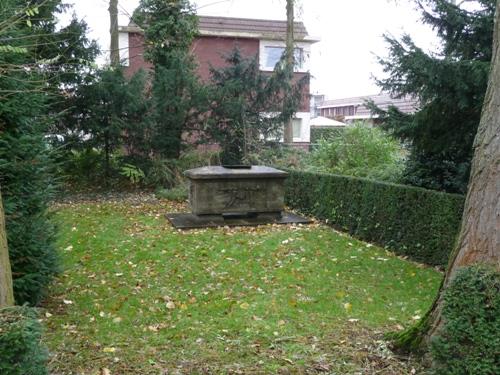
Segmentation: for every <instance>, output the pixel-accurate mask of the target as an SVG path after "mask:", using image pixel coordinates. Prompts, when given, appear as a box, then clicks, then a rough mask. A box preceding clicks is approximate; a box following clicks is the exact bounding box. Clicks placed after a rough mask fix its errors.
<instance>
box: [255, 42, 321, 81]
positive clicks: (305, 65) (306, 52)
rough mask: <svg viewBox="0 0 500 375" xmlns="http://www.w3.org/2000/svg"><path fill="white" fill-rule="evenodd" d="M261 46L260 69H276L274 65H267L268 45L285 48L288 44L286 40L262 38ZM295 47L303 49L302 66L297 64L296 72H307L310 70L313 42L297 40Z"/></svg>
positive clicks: (267, 70)
mask: <svg viewBox="0 0 500 375" xmlns="http://www.w3.org/2000/svg"><path fill="white" fill-rule="evenodd" d="M259 44H260V48H259V65H260V70H262V71H265V72H272V71H273V70H274V68H275V67H274V66H266V65H267V64H266V62H267V53H266V47H279V48H285V46H286V44H285V42H284V41H280V40H261V41H260V43H259ZM294 48H295V49H301V50H302V58H303V61H302V64H301V66H296V67H295V68H294V71H295V72H296V73H306V72H308V71H309V70H310V66H311V61H310V60H311V58H310V57H311V43H306V42H296V43H295V46H294Z"/></svg>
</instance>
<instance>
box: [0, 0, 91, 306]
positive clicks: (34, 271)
mask: <svg viewBox="0 0 500 375" xmlns="http://www.w3.org/2000/svg"><path fill="white" fill-rule="evenodd" d="M64 8H65V7H64V5H63V4H62V3H61V1H58V0H38V1H32V2H29V3H27V2H25V1H20V0H4V1H3V3H2V8H1V9H0V21H1V22H0V134H1V137H0V185H1V186H2V194H3V198H4V208H5V220H6V229H7V240H8V244H9V253H10V262H11V265H12V275H13V279H14V280H13V284H14V296H15V300H16V303H18V304H23V303H30V304H37V303H38V302H40V300H41V298H42V297H43V295H44V292H45V290H46V287H47V285H48V283H49V282H50V280H51V278H52V277H53V275H54V274H55V273H56V272H57V269H58V267H57V255H56V251H55V247H54V234H55V228H54V225H53V224H52V222H51V221H50V218H49V217H48V212H47V208H48V204H49V202H50V200H51V199H52V198H53V193H54V179H53V174H52V172H53V163H52V155H51V151H50V149H49V147H48V145H47V142H46V141H45V134H46V132H47V131H48V129H49V127H50V126H51V125H52V124H53V123H54V122H55V120H54V114H55V113H56V112H57V111H58V107H57V106H56V103H59V102H61V98H62V89H66V88H69V87H71V85H73V86H74V85H75V84H76V83H77V82H78V79H79V75H78V74H77V71H78V70H79V69H83V66H84V65H85V64H81V60H80V57H81V56H82V55H81V54H80V53H83V52H85V53H86V54H85V56H87V57H88V56H93V53H94V52H93V51H89V50H87V49H86V48H87V47H88V46H87V45H86V43H85V41H86V38H85V36H82V35H81V34H76V31H77V30H79V31H82V30H83V29H84V24H83V23H79V22H76V23H74V22H72V23H71V24H70V25H69V26H68V27H67V28H62V29H61V30H58V29H57V27H56V25H57V21H58V20H57V18H56V15H57V13H58V12H60V11H61V10H63V9H64ZM69 30H70V31H69ZM87 52H88V53H87ZM79 54H80V55H79Z"/></svg>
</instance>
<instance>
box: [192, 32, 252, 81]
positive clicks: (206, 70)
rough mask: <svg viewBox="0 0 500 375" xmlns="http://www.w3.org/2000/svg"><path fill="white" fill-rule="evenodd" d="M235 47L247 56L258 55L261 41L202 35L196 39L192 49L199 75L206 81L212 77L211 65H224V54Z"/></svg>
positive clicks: (219, 66) (215, 66)
mask: <svg viewBox="0 0 500 375" xmlns="http://www.w3.org/2000/svg"><path fill="white" fill-rule="evenodd" d="M235 47H238V48H239V49H240V51H241V54H242V55H243V56H244V57H246V58H253V57H258V55H259V41H258V40H257V39H246V38H225V37H215V36H213V37H207V36H201V37H198V38H196V39H195V40H194V42H193V46H192V47H191V51H192V53H193V54H194V56H195V59H196V61H197V62H198V75H199V76H200V78H201V79H202V80H204V81H208V80H209V79H210V65H212V66H213V67H214V68H221V67H223V66H224V56H226V55H228V54H229V53H230V52H231V51H232V50H233V49H234V48H235Z"/></svg>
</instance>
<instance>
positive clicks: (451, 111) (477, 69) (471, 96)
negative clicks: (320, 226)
mask: <svg viewBox="0 0 500 375" xmlns="http://www.w3.org/2000/svg"><path fill="white" fill-rule="evenodd" d="M415 3H416V4H417V5H418V7H419V9H420V10H421V12H422V20H423V22H424V23H426V24H428V25H430V26H431V27H432V28H433V29H434V30H435V31H436V32H437V35H438V36H439V38H440V39H441V40H442V43H443V44H442V48H441V50H440V51H439V52H438V53H437V54H429V53H426V52H425V51H424V50H422V49H421V48H419V47H418V46H417V45H416V44H415V43H414V42H413V40H412V39H411V37H410V36H408V35H404V36H403V37H402V38H401V39H397V38H394V37H391V36H385V39H386V41H387V42H388V44H389V57H388V58H381V59H380V63H381V64H382V66H383V69H384V71H385V72H386V73H388V77H387V78H385V79H381V80H380V81H379V85H380V87H381V88H382V89H383V90H386V91H389V92H391V93H392V94H394V95H412V96H415V97H417V98H418V99H419V101H420V103H421V108H420V110H419V111H418V112H417V113H416V114H415V115H409V116H408V115H403V114H402V113H400V112H398V111H397V110H396V109H394V108H393V109H391V110H389V111H388V112H387V113H383V115H385V116H386V118H385V120H386V127H387V128H389V129H391V130H392V131H393V132H394V134H395V135H396V136H398V137H400V138H401V139H402V140H404V141H406V142H408V143H410V144H411V155H410V158H409V161H408V165H407V169H406V178H405V180H406V182H407V183H410V184H413V185H418V186H423V187H427V188H432V189H437V190H445V191H448V192H459V193H464V192H465V190H466V187H467V181H468V177H469V171H470V161H471V158H472V144H473V140H474V136H475V134H476V132H477V127H478V124H479V119H480V114H481V105H482V102H483V99H484V93H485V91H486V85H487V78H488V70H489V65H490V60H491V55H492V53H491V46H492V35H493V16H494V13H495V5H496V1H495V0H475V1H473V2H472V3H474V4H472V5H471V4H469V3H471V2H467V5H469V7H468V8H467V9H473V10H467V9H465V8H464V7H463V6H461V5H455V4H454V3H453V2H450V1H448V0H416V1H415Z"/></svg>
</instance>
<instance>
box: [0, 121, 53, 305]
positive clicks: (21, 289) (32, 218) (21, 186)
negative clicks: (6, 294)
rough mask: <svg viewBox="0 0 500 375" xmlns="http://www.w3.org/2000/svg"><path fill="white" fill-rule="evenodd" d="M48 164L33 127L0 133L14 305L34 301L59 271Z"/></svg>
mask: <svg viewBox="0 0 500 375" xmlns="http://www.w3.org/2000/svg"><path fill="white" fill-rule="evenodd" d="M52 168H53V165H52V161H51V157H50V154H49V152H48V148H47V145H46V143H45V141H44V139H43V136H42V135H41V134H39V133H38V131H37V130H35V129H33V128H31V127H29V126H28V125H26V126H25V127H24V128H23V132H22V133H21V132H16V131H12V132H10V133H4V134H2V138H1V139H0V185H1V187H2V195H3V198H4V208H5V222H6V228H7V241H8V244H9V252H10V259H11V265H12V275H13V278H14V280H13V281H14V297H15V299H16V302H17V304H24V303H29V304H31V305H36V304H37V303H39V302H40V301H41V299H42V298H43V296H44V294H45V291H46V289H47V285H48V284H49V283H50V281H51V280H52V277H53V276H54V274H55V273H57V271H58V257H57V252H56V249H55V245H54V240H55V238H54V237H55V228H54V225H53V223H52V222H51V221H50V218H49V215H48V211H47V208H48V205H49V202H50V201H51V199H52V198H53V196H54V190H55V187H54V180H53V178H52V177H51V173H52Z"/></svg>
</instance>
